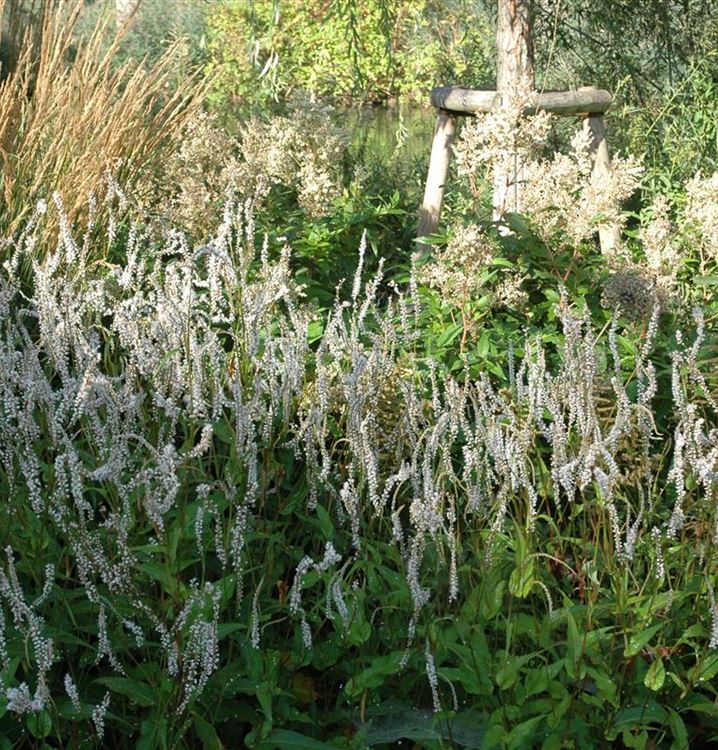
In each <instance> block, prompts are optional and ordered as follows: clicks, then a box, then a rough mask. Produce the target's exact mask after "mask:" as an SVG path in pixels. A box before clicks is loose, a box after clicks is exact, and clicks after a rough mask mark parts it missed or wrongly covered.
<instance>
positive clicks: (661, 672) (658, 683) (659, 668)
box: [643, 656, 666, 692]
mask: <svg viewBox="0 0 718 750" xmlns="http://www.w3.org/2000/svg"><path fill="white" fill-rule="evenodd" d="M665 680H666V668H665V666H664V665H663V659H661V657H660V656H659V657H657V658H656V659H654V660H653V663H652V664H651V666H650V667H649V668H648V671H647V672H646V676H645V677H644V679H643V684H644V685H645V686H646V687H647V688H648V689H649V690H654V691H656V692H657V691H659V690H660V689H661V688H662V687H663V683H664V682H665Z"/></svg>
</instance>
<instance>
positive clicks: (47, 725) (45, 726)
mask: <svg viewBox="0 0 718 750" xmlns="http://www.w3.org/2000/svg"><path fill="white" fill-rule="evenodd" d="M25 723H26V724H27V728H28V731H29V732H30V734H31V735H32V736H33V737H37V738H38V739H39V740H41V739H43V738H44V737H47V735H48V734H50V732H52V719H51V718H50V714H49V713H48V712H47V711H38V712H37V713H29V714H28V715H27V717H26V718H25Z"/></svg>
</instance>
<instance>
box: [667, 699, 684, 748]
mask: <svg viewBox="0 0 718 750" xmlns="http://www.w3.org/2000/svg"><path fill="white" fill-rule="evenodd" d="M668 726H669V727H670V728H671V732H672V734H673V742H672V743H671V750H686V748H687V747H688V731H687V730H686V725H685V724H684V723H683V719H681V717H680V716H679V714H678V713H677V712H676V711H674V710H673V709H672V708H669V709H668Z"/></svg>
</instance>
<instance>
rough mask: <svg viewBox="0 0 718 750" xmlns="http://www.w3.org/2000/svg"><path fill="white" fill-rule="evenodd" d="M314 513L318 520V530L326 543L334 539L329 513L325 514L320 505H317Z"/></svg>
mask: <svg viewBox="0 0 718 750" xmlns="http://www.w3.org/2000/svg"><path fill="white" fill-rule="evenodd" d="M316 513H317V518H318V519H319V528H320V529H321V531H322V536H323V537H324V538H325V539H326V540H327V541H331V540H332V539H334V524H333V523H332V519H331V517H330V515H329V513H327V511H326V509H325V508H324V507H323V506H322V505H320V504H317V507H316Z"/></svg>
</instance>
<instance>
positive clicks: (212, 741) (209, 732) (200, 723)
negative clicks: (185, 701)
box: [192, 714, 224, 750]
mask: <svg viewBox="0 0 718 750" xmlns="http://www.w3.org/2000/svg"><path fill="white" fill-rule="evenodd" d="M192 723H193V724H194V731H195V732H196V733H197V736H198V737H199V739H200V741H201V743H202V747H203V748H204V750H223V748H224V745H223V744H222V741H221V740H220V739H219V737H218V736H217V732H216V731H215V729H214V727H213V726H212V725H211V724H210V723H209V722H208V721H206V720H205V719H203V718H202V717H201V716H198V715H197V714H195V717H194V719H193V722H192Z"/></svg>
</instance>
